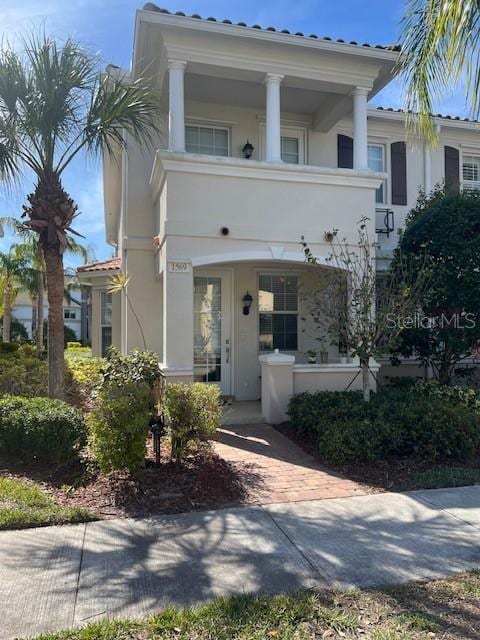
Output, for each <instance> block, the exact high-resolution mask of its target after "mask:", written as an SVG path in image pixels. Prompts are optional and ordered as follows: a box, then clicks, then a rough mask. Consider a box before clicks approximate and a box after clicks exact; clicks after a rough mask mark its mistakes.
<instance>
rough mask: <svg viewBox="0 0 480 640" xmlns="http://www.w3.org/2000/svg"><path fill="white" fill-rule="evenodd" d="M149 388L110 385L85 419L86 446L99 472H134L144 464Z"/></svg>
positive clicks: (136, 384)
mask: <svg viewBox="0 0 480 640" xmlns="http://www.w3.org/2000/svg"><path fill="white" fill-rule="evenodd" d="M149 407H150V388H149V387H148V385H146V384H141V383H134V382H129V383H125V384H123V385H118V384H109V385H108V386H107V387H104V388H103V389H102V390H101V391H100V394H99V396H98V399H97V403H96V406H95V408H94V409H93V411H92V413H91V414H90V415H89V416H88V427H89V434H90V437H89V444H90V448H91V451H92V453H93V456H94V457H95V460H96V461H97V463H98V465H99V467H100V469H101V471H103V472H104V473H108V472H110V471H114V470H116V469H120V470H123V469H127V470H128V471H131V472H132V471H136V470H138V469H140V468H141V467H142V466H143V464H144V460H145V448H146V444H145V443H146V439H147V434H148V425H149V418H150V415H151V412H150V408H149Z"/></svg>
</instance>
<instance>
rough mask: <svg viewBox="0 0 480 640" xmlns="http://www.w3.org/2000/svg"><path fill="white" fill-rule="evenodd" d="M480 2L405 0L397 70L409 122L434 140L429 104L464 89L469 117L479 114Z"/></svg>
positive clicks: (470, 0) (431, 108)
mask: <svg viewBox="0 0 480 640" xmlns="http://www.w3.org/2000/svg"><path fill="white" fill-rule="evenodd" d="M479 39H480V3H479V2H472V0H407V11H406V13H405V17H404V19H403V34H402V38H401V40H402V53H401V57H400V66H401V69H402V71H403V76H404V79H405V82H406V88H407V93H406V95H407V100H406V111H407V113H410V114H412V116H410V120H411V122H413V123H415V125H417V126H418V128H419V129H420V131H421V133H423V134H424V135H425V136H426V137H427V138H429V139H430V140H434V139H435V130H434V126H433V121H432V117H431V114H432V112H433V106H434V105H433V103H434V101H435V99H437V98H442V97H445V95H447V94H448V93H449V92H450V90H451V88H452V86H455V85H457V84H458V83H459V82H462V83H464V84H465V88H466V92H467V96H466V97H467V103H469V105H470V107H471V111H472V115H473V116H474V117H475V118H477V117H478V116H479V113H480V102H479V88H480V46H479V42H480V40H479Z"/></svg>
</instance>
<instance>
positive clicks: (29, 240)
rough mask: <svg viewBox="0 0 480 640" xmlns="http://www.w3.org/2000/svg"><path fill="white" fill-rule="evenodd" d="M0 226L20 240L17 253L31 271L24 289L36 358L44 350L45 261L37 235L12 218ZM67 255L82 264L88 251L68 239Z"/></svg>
mask: <svg viewBox="0 0 480 640" xmlns="http://www.w3.org/2000/svg"><path fill="white" fill-rule="evenodd" d="M0 224H1V225H2V226H3V227H7V228H9V229H10V230H11V231H13V233H14V234H15V235H17V236H20V237H21V239H22V242H21V244H19V245H17V247H18V249H17V251H20V252H21V254H22V255H23V256H24V258H25V260H26V261H27V262H28V263H29V264H30V266H31V269H32V270H33V274H34V275H33V277H31V278H30V279H29V281H28V282H27V283H26V284H25V286H24V288H25V289H26V290H27V291H28V294H29V296H30V299H31V301H32V335H34V336H35V348H36V352H37V356H39V357H40V356H41V355H42V353H43V348H44V340H43V325H44V317H43V316H44V312H43V307H44V292H45V285H46V279H45V261H44V259H43V253H42V247H41V245H40V242H39V240H38V234H36V233H35V232H34V231H31V230H30V229H29V228H28V227H26V226H25V224H23V223H22V222H20V221H19V220H17V219H16V218H12V217H8V216H7V217H4V218H0ZM67 251H68V253H70V254H72V255H74V256H78V257H80V258H82V260H83V261H84V262H87V259H88V250H87V249H86V248H85V247H84V246H83V245H82V244H80V243H79V242H77V241H76V240H74V239H73V238H70V239H69V244H68V249H67ZM69 296H70V292H69V286H67V285H66V286H65V292H64V297H65V298H66V299H67V300H68V299H69Z"/></svg>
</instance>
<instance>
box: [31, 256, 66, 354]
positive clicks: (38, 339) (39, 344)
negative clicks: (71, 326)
mask: <svg viewBox="0 0 480 640" xmlns="http://www.w3.org/2000/svg"><path fill="white" fill-rule="evenodd" d="M38 252H39V254H40V255H39V258H40V260H39V267H38V274H37V278H38V295H37V332H36V334H35V347H36V351H37V357H40V356H41V355H42V353H43V292H44V284H45V282H44V280H45V279H44V273H43V256H42V255H41V250H40V245H39V250H38ZM62 307H63V300H62Z"/></svg>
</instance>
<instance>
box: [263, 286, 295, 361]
mask: <svg viewBox="0 0 480 640" xmlns="http://www.w3.org/2000/svg"><path fill="white" fill-rule="evenodd" d="M258 348H259V351H273V349H281V350H282V351H297V349H298V277H297V276H295V275H288V274H285V275H281V274H260V275H259V276H258Z"/></svg>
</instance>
